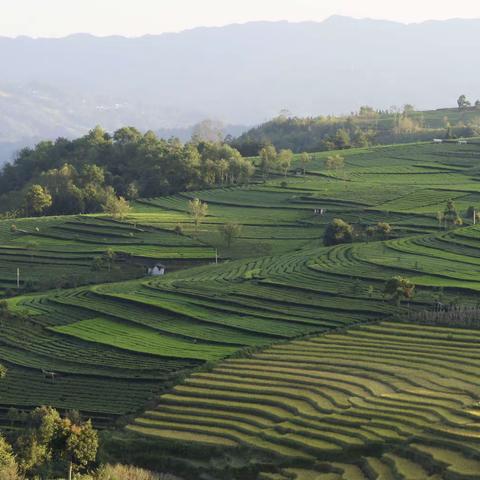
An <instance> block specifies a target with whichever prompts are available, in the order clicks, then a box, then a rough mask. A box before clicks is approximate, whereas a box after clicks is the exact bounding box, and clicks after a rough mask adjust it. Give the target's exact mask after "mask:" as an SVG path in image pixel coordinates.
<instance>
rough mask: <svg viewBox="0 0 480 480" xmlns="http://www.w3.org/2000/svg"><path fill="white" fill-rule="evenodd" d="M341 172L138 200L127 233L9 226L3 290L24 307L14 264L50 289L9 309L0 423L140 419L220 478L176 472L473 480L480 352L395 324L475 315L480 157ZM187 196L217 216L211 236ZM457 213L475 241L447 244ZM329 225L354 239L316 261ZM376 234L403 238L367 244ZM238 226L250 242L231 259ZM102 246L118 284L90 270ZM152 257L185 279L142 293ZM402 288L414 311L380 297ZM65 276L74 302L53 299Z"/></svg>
mask: <svg viewBox="0 0 480 480" xmlns="http://www.w3.org/2000/svg"><path fill="white" fill-rule="evenodd" d="M341 154H342V155H343V156H344V157H345V168H343V169H342V170H339V171H327V170H326V169H325V166H324V161H325V158H326V157H327V156H328V155H329V154H328V153H322V154H316V155H314V158H313V161H312V162H311V163H310V164H309V165H308V167H307V174H306V175H305V176H303V175H296V174H295V173H294V172H295V168H296V166H297V165H296V164H295V165H293V166H292V172H291V174H290V175H288V176H287V177H286V178H284V177H283V176H274V177H272V178H269V179H268V180H266V181H265V182H263V181H259V182H258V183H255V184H252V185H249V186H245V187H230V188H217V189H211V190H205V191H199V192H186V193H183V194H178V195H175V196H171V197H162V198H156V199H143V200H139V201H138V202H136V203H135V204H134V205H133V210H132V212H131V213H130V214H129V215H128V217H127V218H126V219H124V220H123V221H121V222H119V221H113V220H112V219H109V218H107V217H105V216H101V215H98V216H77V217H52V218H39V219H25V220H21V219H19V220H15V221H14V222H15V224H16V227H17V228H16V231H13V232H12V231H11V224H12V221H8V222H7V221H3V222H1V223H0V289H2V290H3V293H6V292H7V290H9V291H10V292H9V293H12V289H13V290H14V289H15V274H16V268H20V269H21V272H23V273H22V276H21V280H22V282H25V283H27V281H28V282H29V283H31V282H33V283H35V282H36V283H37V290H41V291H37V292H33V293H30V294H25V295H17V296H14V297H12V298H9V299H8V305H9V309H10V311H11V312H12V313H14V314H17V315H16V316H12V317H11V318H10V319H9V321H8V322H4V323H3V324H2V325H0V332H1V337H0V361H1V362H2V363H5V364H6V365H7V367H8V368H9V375H8V376H7V379H6V380H5V381H2V382H0V422H3V423H7V420H6V418H5V414H6V411H7V409H8V408H9V407H10V406H16V407H17V408H22V409H30V408H32V407H34V406H36V405H40V404H51V405H53V406H56V407H59V408H66V409H67V408H77V409H80V410H82V411H83V412H86V413H87V414H88V415H89V416H92V417H93V418H94V420H95V421H96V422H97V424H98V425H112V421H114V420H115V419H116V418H118V417H122V416H125V415H130V416H133V417H135V418H136V420H135V421H133V420H132V421H131V423H130V426H129V430H130V433H129V435H134V438H135V439H136V440H135V441H140V440H139V439H140V438H142V439H148V441H158V442H159V445H164V443H162V442H163V441H164V440H167V443H168V442H170V441H173V440H175V442H174V443H175V448H179V449H180V450H181V449H182V448H185V449H187V450H188V451H189V452H190V451H191V449H193V450H192V451H194V452H197V450H196V448H197V447H198V448H204V447H205V448H207V449H208V451H209V452H210V451H212V452H214V454H213V453H212V455H213V456H214V457H215V458H216V461H217V463H216V464H215V465H213V466H212V465H210V466H208V465H205V464H204V463H202V462H204V459H202V458H200V459H199V458H197V457H195V455H193V457H192V458H188V455H184V454H182V455H180V457H182V458H180V460H179V464H181V465H186V464H189V465H197V464H198V465H200V467H201V468H205V469H206V470H208V468H212V469H213V470H218V471H219V472H222V471H223V470H222V469H224V470H225V469H226V471H229V472H230V471H231V472H237V473H238V478H242V476H241V475H242V473H241V472H244V470H242V469H247V468H253V469H254V470H255V472H256V473H258V474H260V473H261V475H262V477H261V478H272V479H277V480H284V479H292V478H298V479H303V478H305V479H309V478H320V479H321V480H325V479H332V480H337V479H347V480H348V479H354V480H356V479H363V478H367V479H368V480H373V479H382V478H383V479H384V480H389V479H390V478H392V479H394V480H397V479H405V480H416V479H417V478H418V479H420V478H429V479H431V480H438V479H440V478H445V479H446V480H464V479H474V478H478V477H475V476H474V475H473V474H472V471H474V469H475V468H477V467H478V464H477V462H478V461H479V459H480V457H479V453H478V448H477V444H476V442H477V438H478V435H477V433H476V428H477V427H476V425H477V424H478V418H479V417H480V410H478V405H477V402H478V401H479V400H480V399H479V398H478V396H479V391H478V387H477V385H478V383H479V382H478V374H479V369H480V365H477V363H478V360H480V357H478V358H477V353H476V349H478V342H479V341H480V336H479V335H480V334H479V333H478V332H477V331H468V330H460V329H458V330H454V329H444V328H440V327H437V328H433V327H426V326H418V325H414V324H411V323H410V324H404V323H398V322H399V320H398V318H402V319H403V318H406V317H411V316H412V315H411V314H412V313H414V312H418V311H423V310H426V309H430V308H432V306H433V305H434V304H435V303H438V302H441V303H443V304H461V305H472V306H474V305H477V303H478V291H479V290H480V254H479V252H480V227H479V226H476V225H475V226H474V225H472V218H467V217H466V211H467V209H468V208H469V207H471V206H473V207H475V208H480V201H479V200H480V184H479V183H478V179H479V176H480V170H479V168H478V161H479V159H480V143H475V141H474V142H473V143H468V144H457V143H444V144H432V143H428V144H427V143H425V144H415V145H403V146H391V147H376V148H371V149H359V150H349V151H342V152H341ZM195 197H198V198H200V199H201V200H202V201H204V202H207V203H208V206H209V208H208V215H207V217H206V218H205V219H204V221H203V222H202V223H201V224H200V226H199V227H198V231H197V230H196V229H195V227H194V224H193V221H192V219H191V217H190V215H189V213H188V201H189V200H190V199H192V198H195ZM451 199H452V200H454V202H455V205H456V207H457V210H458V213H459V214H460V216H461V217H462V218H463V226H459V227H458V228H454V229H450V230H446V229H445V228H444V225H443V224H439V222H438V220H437V213H438V212H439V211H440V212H441V211H443V210H444V208H445V205H446V202H447V201H448V200H451ZM320 208H323V209H326V213H325V215H314V210H315V209H320ZM337 217H339V218H343V219H344V220H346V221H348V222H350V223H352V224H353V225H354V227H355V231H356V232H357V233H358V238H357V241H355V242H354V243H351V244H345V245H338V246H334V247H324V246H323V242H322V239H323V233H324V231H325V227H326V225H327V224H328V223H329V222H330V221H331V220H332V219H333V218H337ZM380 221H386V222H388V223H390V224H391V226H392V233H391V235H390V236H389V238H387V239H381V238H373V239H369V241H366V238H365V237H363V236H362V235H363V234H362V232H363V230H364V229H365V228H366V227H367V226H370V225H375V224H376V223H377V222H380ZM226 222H236V223H239V224H241V225H242V230H241V233H240V234H239V236H238V238H235V239H234V241H233V243H232V245H231V246H230V247H227V246H226V244H225V241H224V240H223V239H222V237H221V235H220V233H219V229H218V227H219V226H220V225H222V224H224V223H226ZM178 226H180V227H181V230H182V232H183V233H182V234H176V233H175V229H176V228H177V227H178ZM109 248H111V249H113V250H114V251H115V252H116V253H117V255H118V263H117V265H116V267H115V270H114V271H111V270H109V269H102V270H100V271H95V270H93V269H92V263H93V262H94V260H95V258H96V257H98V256H102V255H103V254H104V253H105V251H106V250H107V249H109ZM216 250H217V251H218V253H219V257H220V262H219V264H218V265H214V264H213V265H212V264H211V263H213V259H214V258H215V251H216ZM150 261H162V262H165V263H166V264H167V265H168V264H169V263H168V262H171V264H172V265H173V264H175V263H176V266H177V267H178V266H179V265H182V264H183V266H184V267H186V266H188V267H190V268H183V269H176V268H172V269H168V268H167V275H165V276H163V277H155V278H153V277H145V276H143V275H144V271H145V265H147V264H148V263H149V262H150ZM199 262H200V263H204V264H203V265H200V266H193V265H194V264H196V263H199ZM394 275H401V276H405V277H408V278H409V279H411V280H412V281H413V282H414V283H415V284H416V292H415V296H414V297H413V299H411V300H410V301H409V302H406V301H404V302H402V304H401V305H400V306H396V305H394V304H392V303H391V302H389V301H388V299H386V298H384V294H383V289H384V285H385V282H386V281H387V280H388V279H389V278H390V277H392V276H394ZM72 278H73V279H75V282H73V283H74V284H75V285H77V287H76V288H70V289H57V288H56V287H58V286H61V285H59V284H57V283H58V281H59V280H60V279H70V280H72ZM113 280H121V281H113ZM56 282H57V283H56ZM107 282H108V283H107ZM92 284H95V285H92ZM13 293H15V292H14V291H13ZM395 322H397V323H395ZM477 337H478V338H477ZM238 352H242V353H240V354H239V353H238ZM248 352H250V353H248ZM218 362H219V363H218ZM212 365H213V367H212ZM42 369H45V370H48V371H54V372H56V373H57V379H56V380H55V382H51V381H49V380H48V379H45V378H43V375H42V372H41V370H42ZM192 371H193V372H194V373H193V374H192V375H190V376H188V377H187V379H186V380H185V381H184V382H183V383H178V381H179V379H180V378H183V376H185V375H186V374H188V373H189V372H192ZM173 384H176V386H175V387H174V388H173V389H171V387H172V385H173ZM25 392H28V393H27V394H26V393H25ZM166 392H167V393H166ZM162 393H163V395H161V394H162ZM160 395H161V396H160ZM159 398H160V401H159V403H158V399H159ZM145 408H147V410H146V413H141V412H142V411H144V410H145ZM477 410H478V411H477ZM132 432H135V434H133V433H132ZM142 441H143V440H142ZM192 445H197V447H193V446H192ZM159 448H163V446H161V447H160V446H159ZM182 451H183V450H182ZM219 452H220V453H219ZM231 452H233V453H231ZM245 452H247V453H245ZM248 452H250V453H248ZM201 456H202V455H200V457H201ZM412 472H413V473H412ZM237 473H235V475H236V474H237ZM232 475H233V473H232ZM435 475H437V477H435ZM232 478H237V477H235V476H233V477H232ZM246 478H248V477H246Z"/></svg>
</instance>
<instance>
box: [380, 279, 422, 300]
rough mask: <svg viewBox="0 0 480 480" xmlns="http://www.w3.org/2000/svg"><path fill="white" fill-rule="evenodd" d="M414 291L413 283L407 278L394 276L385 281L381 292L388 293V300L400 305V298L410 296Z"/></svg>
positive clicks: (408, 297)
mask: <svg viewBox="0 0 480 480" xmlns="http://www.w3.org/2000/svg"><path fill="white" fill-rule="evenodd" d="M414 291H415V285H414V284H413V283H412V282H411V281H410V280H409V279H408V278H404V277H400V276H395V277H392V278H390V279H389V280H388V281H387V283H386V284H385V288H384V290H383V293H384V294H385V295H390V300H391V301H392V302H394V303H395V304H396V305H400V302H401V301H402V298H405V299H410V298H412V297H413V294H414Z"/></svg>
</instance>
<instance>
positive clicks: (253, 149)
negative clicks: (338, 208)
mask: <svg viewBox="0 0 480 480" xmlns="http://www.w3.org/2000/svg"><path fill="white" fill-rule="evenodd" d="M457 103H458V108H449V109H440V110H434V111H425V112H421V111H416V110H415V108H414V107H413V106H412V105H405V106H404V107H403V108H402V109H398V108H395V107H392V108H391V109H390V110H387V111H379V110H375V109H373V108H371V107H368V106H365V107H362V108H360V110H359V111H358V112H355V113H352V114H350V115H346V116H338V117H334V116H321V117H308V118H299V117H292V116H291V115H290V114H289V113H288V112H283V113H282V114H280V115H279V116H278V117H276V118H274V119H273V120H271V121H269V122H266V123H264V124H262V125H260V126H258V127H255V128H253V129H251V130H249V131H247V132H245V133H243V134H242V135H240V136H239V137H238V138H236V139H231V140H230V144H231V145H232V146H233V147H235V148H236V149H238V150H239V151H240V152H241V153H242V155H246V156H251V155H256V154H257V152H258V151H259V150H260V149H261V148H262V147H263V146H265V145H268V144H273V145H275V147H276V148H277V149H282V148H287V149H291V150H292V151H294V152H296V153H300V152H305V151H306V152H318V151H325V150H334V149H344V148H351V147H368V146H372V145H381V144H392V143H408V142H415V141H423V140H431V139H432V138H434V137H441V138H456V137H471V136H476V135H478V134H480V102H479V101H476V102H475V103H474V104H473V105H472V104H471V102H470V101H468V99H466V97H465V96H464V95H462V96H460V97H459V99H458V100H457Z"/></svg>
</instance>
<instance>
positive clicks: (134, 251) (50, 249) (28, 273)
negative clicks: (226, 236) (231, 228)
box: [0, 216, 215, 296]
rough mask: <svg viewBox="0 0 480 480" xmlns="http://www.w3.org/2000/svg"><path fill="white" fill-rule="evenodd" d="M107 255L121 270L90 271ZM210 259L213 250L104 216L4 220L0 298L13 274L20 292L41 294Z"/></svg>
mask: <svg viewBox="0 0 480 480" xmlns="http://www.w3.org/2000/svg"><path fill="white" fill-rule="evenodd" d="M108 249H111V250H113V251H114V252H115V254H116V255H117V266H118V267H120V268H115V269H111V268H109V269H107V268H104V269H101V270H98V269H94V268H93V263H94V260H95V259H96V258H99V257H101V256H102V255H103V254H105V252H106V251H107V250H108ZM214 257H215V252H214V250H213V249H212V248H210V247H208V246H206V245H204V244H202V243H200V242H198V241H195V240H193V239H191V238H189V237H187V236H183V235H176V234H175V233H174V232H173V231H169V230H168V229H160V228H155V227H151V226H148V227H144V226H142V225H138V224H135V223H128V222H120V221H115V220H112V219H110V218H108V217H106V216H76V217H68V216H64V217H42V218H31V219H15V220H3V221H0V296H1V295H2V294H5V293H9V294H10V295H11V294H14V293H15V291H16V288H17V269H20V286H21V287H28V288H34V289H37V290H46V289H51V288H56V287H61V286H62V287H64V286H66V285H67V286H68V285H72V284H73V285H81V284H83V283H99V282H106V281H112V279H116V280H120V279H122V278H123V279H126V278H135V277H139V276H143V275H144V274H145V268H146V265H148V263H149V262H154V261H155V260H159V261H172V260H173V261H187V262H188V261H209V260H211V259H212V258H214ZM112 270H113V271H112ZM7 291H9V292H7Z"/></svg>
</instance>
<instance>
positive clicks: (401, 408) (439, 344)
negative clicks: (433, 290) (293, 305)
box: [128, 322, 480, 480]
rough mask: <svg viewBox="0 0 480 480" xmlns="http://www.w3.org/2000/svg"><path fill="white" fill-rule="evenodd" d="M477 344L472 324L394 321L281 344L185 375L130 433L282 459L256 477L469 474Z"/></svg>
mask: <svg viewBox="0 0 480 480" xmlns="http://www.w3.org/2000/svg"><path fill="white" fill-rule="evenodd" d="M479 346H480V332H479V331H477V330H458V329H451V328H438V327H425V326H417V325H414V324H408V323H391V322H382V323H379V324H372V325H366V326H361V327H355V328H351V329H349V330H346V331H341V332H334V333H328V334H325V335H323V336H320V337H317V336H316V337H312V338H309V339H304V340H296V341H291V342H288V343H282V344H278V345H276V346H273V347H270V348H268V349H266V350H264V351H262V352H260V353H256V354H253V355H252V356H251V357H249V358H239V359H230V360H226V361H224V362H221V363H220V364H219V365H217V366H216V367H215V368H213V369H212V370H211V371H208V372H203V373H197V374H194V375H191V376H190V377H188V378H187V380H186V381H185V382H184V383H182V384H181V385H178V386H177V387H175V388H174V389H173V390H172V391H171V392H170V393H168V394H166V395H163V396H162V397H161V399H160V403H159V404H158V406H157V407H156V408H155V409H152V410H147V411H146V412H145V413H144V414H143V415H142V416H141V417H138V418H136V419H135V421H134V422H133V423H132V424H130V425H129V427H128V429H129V430H132V431H134V432H138V433H140V434H142V435H150V436H153V437H156V438H163V439H167V440H169V441H172V440H173V441H175V440H177V441H182V442H185V441H189V442H196V443H201V444H204V445H205V446H206V447H208V446H216V447H222V448H223V449H224V451H225V452H227V451H228V450H230V451H231V452H230V455H231V456H235V455H239V456H241V455H242V453H241V452H242V450H243V449H245V448H248V449H251V450H252V451H253V458H258V459H260V458H262V456H261V454H264V455H265V456H266V457H267V458H268V460H266V458H264V459H263V461H264V462H265V464H267V465H268V464H270V467H271V465H272V464H274V465H275V464H277V465H279V467H278V469H277V470H276V473H274V474H266V473H264V474H263V475H262V478H274V479H290V478H298V479H303V478H312V479H317V478H318V479H321V480H323V479H327V478H329V479H332V480H333V479H339V480H340V479H350V480H356V479H359V480H364V479H376V478H384V479H389V478H391V479H400V478H405V479H427V478H432V479H433V478H459V479H460V478H461V479H467V478H468V479H472V480H473V479H476V478H478V474H479V472H480V441H479V439H478V437H479V424H478V416H479V414H480V409H479V402H478V400H479V398H480V386H479V384H478V375H479V373H480V355H479V354H478V349H479ZM236 451H238V453H236ZM213 452H215V450H213ZM212 455H215V453H212ZM207 458H208V455H207ZM289 464H290V465H289ZM197 465H198V464H197ZM220 465H221V464H220V462H219V463H218V468H219V470H221V466H220ZM298 466H301V467H302V468H297V467H298ZM257 467H258V468H259V470H261V469H262V466H261V463H260V460H259V463H258V465H257ZM203 468H205V470H206V471H210V473H211V471H212V470H211V469H212V463H211V462H209V463H208V462H205V463H204V464H203ZM209 469H210V470H209ZM435 475H436V476H435ZM252 478H253V477H252Z"/></svg>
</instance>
